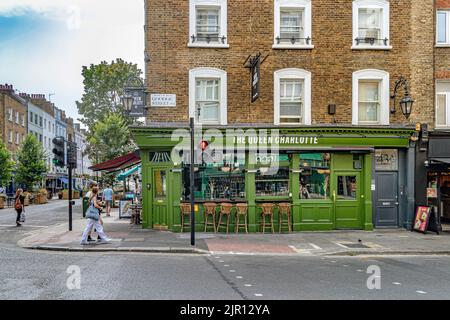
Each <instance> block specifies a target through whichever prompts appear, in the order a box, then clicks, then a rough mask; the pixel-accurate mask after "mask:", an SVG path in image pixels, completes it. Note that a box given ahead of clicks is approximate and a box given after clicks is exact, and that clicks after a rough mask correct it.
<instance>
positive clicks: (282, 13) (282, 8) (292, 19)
mask: <svg viewBox="0 0 450 320" xmlns="http://www.w3.org/2000/svg"><path fill="white" fill-rule="evenodd" d="M274 12H275V17H274V21H275V27H274V30H275V35H274V44H273V48H274V49H312V48H313V47H314V46H313V45H312V39H311V1H310V0H275V8H274Z"/></svg>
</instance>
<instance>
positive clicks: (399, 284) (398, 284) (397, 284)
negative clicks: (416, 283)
mask: <svg viewBox="0 0 450 320" xmlns="http://www.w3.org/2000/svg"><path fill="white" fill-rule="evenodd" d="M392 284H395V285H396V286H401V285H402V284H401V283H400V282H392Z"/></svg>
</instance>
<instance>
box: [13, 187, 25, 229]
mask: <svg viewBox="0 0 450 320" xmlns="http://www.w3.org/2000/svg"><path fill="white" fill-rule="evenodd" d="M14 199H15V200H14V209H16V212H17V218H16V225H17V226H18V227H20V226H21V225H22V224H21V223H20V222H21V220H22V222H24V221H23V219H22V213H23V212H25V197H24V195H23V190H22V189H17V190H16V197H15V198H14Z"/></svg>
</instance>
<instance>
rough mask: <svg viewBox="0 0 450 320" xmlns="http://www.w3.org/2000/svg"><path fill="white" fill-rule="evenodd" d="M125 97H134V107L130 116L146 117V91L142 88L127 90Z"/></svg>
mask: <svg viewBox="0 0 450 320" xmlns="http://www.w3.org/2000/svg"><path fill="white" fill-rule="evenodd" d="M125 95H126V96H128V97H133V105H132V106H131V111H130V113H129V114H128V115H129V116H130V117H136V118H139V117H145V115H146V112H145V104H146V103H145V91H144V90H143V89H142V88H127V89H125Z"/></svg>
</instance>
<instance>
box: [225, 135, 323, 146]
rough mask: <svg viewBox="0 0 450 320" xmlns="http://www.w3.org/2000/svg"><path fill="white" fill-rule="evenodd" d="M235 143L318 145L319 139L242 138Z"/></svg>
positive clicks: (297, 137)
mask: <svg viewBox="0 0 450 320" xmlns="http://www.w3.org/2000/svg"><path fill="white" fill-rule="evenodd" d="M233 142H234V143H237V144H249V145H255V144H260V145H261V144H278V145H283V144H289V145H291V144H292V145H317V144H319V138H318V137H302V136H241V137H234V140H233Z"/></svg>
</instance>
